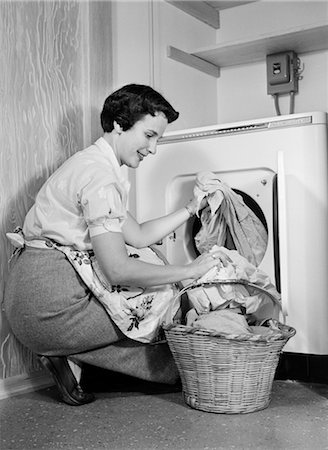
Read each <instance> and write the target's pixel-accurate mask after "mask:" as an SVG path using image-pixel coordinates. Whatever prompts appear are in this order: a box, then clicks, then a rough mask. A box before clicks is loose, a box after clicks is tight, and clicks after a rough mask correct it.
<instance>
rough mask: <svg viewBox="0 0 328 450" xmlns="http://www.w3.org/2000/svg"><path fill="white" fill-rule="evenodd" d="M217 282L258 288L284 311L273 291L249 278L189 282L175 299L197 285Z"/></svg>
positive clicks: (211, 284)
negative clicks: (252, 281)
mask: <svg viewBox="0 0 328 450" xmlns="http://www.w3.org/2000/svg"><path fill="white" fill-rule="evenodd" d="M217 284H242V285H244V286H249V287H252V288H254V289H257V290H258V291H260V292H262V293H264V294H266V295H267V296H268V297H269V298H270V299H271V300H272V302H273V303H275V304H276V305H277V306H278V307H279V311H282V306H281V302H280V301H279V300H278V299H277V298H276V297H275V296H274V295H272V294H271V292H268V291H267V290H266V289H264V288H262V287H260V286H258V285H257V284H254V283H251V282H250V281H248V280H244V279H238V280H236V279H234V278H232V279H224V280H217V281H215V282H214V281H205V282H197V281H196V282H193V283H191V284H188V285H187V286H185V287H184V288H183V289H181V290H180V291H179V292H178V293H177V295H176V297H175V299H174V300H176V299H178V298H179V297H180V296H181V295H182V294H184V293H185V292H187V291H189V290H191V289H194V288H197V287H202V286H215V285H217Z"/></svg>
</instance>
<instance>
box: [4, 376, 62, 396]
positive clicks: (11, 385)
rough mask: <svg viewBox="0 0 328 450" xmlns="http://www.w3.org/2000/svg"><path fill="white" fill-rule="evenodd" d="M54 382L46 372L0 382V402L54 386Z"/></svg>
mask: <svg viewBox="0 0 328 450" xmlns="http://www.w3.org/2000/svg"><path fill="white" fill-rule="evenodd" d="M53 385H54V381H53V379H52V378H51V376H50V375H48V374H47V373H45V372H35V373H30V374H22V375H16V376H14V377H9V378H5V379H3V380H0V400H2V399H4V398H8V397H12V396H14V395H20V394H26V393H27V392H32V391H38V390H39V389H43V388H46V387H49V386H53Z"/></svg>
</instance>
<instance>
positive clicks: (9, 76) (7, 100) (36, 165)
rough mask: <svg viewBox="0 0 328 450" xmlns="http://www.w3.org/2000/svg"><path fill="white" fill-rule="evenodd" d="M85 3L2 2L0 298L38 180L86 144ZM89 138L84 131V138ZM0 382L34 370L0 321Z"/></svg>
mask: <svg viewBox="0 0 328 450" xmlns="http://www.w3.org/2000/svg"><path fill="white" fill-rule="evenodd" d="M87 8H88V3H87V2H75V1H54V2H52V1H35V2H34V1H33V2H32V1H28V2H26V1H25V2H24V1H23V2H17V1H11V2H5V1H2V2H0V39H1V46H0V67H1V75H0V98H1V112H0V130H1V134H0V139H1V140H0V171H1V172H0V255H1V265H0V270H1V273H0V277H1V279H0V295H1V299H0V300H2V296H3V290H4V283H5V281H6V277H7V275H8V264H7V261H8V260H9V258H10V255H11V252H12V247H11V245H10V244H9V242H8V241H7V240H6V237H5V232H7V231H12V230H13V229H14V228H15V227H16V226H19V225H22V223H23V220H24V217H25V214H26V212H27V211H28V209H29V208H30V207H31V205H32V203H33V200H34V198H35V195H36V193H37V191H38V190H39V188H40V186H41V185H42V184H43V182H44V180H45V179H46V178H47V177H48V176H49V175H50V174H51V173H52V171H53V170H54V169H55V168H56V167H57V166H58V165H59V164H60V163H61V162H62V161H63V160H65V159H66V158H67V157H68V156H70V155H72V154H73V153H74V152H75V151H77V150H79V149H82V148H83V146H84V144H85V143H84V142H83V136H84V135H86V134H85V129H84V128H85V123H84V122H85V121H84V117H83V108H82V106H85V105H87V104H88V103H89V98H88V95H89V94H88V92H89V89H85V86H86V85H87V83H89V70H88V67H87V66H86V62H87V61H88V58H85V54H84V53H85V52H86V51H88V49H86V48H85V44H86V43H88V30H89V24H88V20H89V19H88V14H87V13H86V12H87ZM87 134H89V135H90V131H89V133H87ZM0 337H1V361H0V378H1V377H2V378H5V377H8V376H12V375H16V374H20V373H24V372H30V371H33V370H35V369H37V368H38V365H37V362H36V360H35V359H34V357H32V355H31V354H30V352H29V351H28V350H27V349H25V348H23V347H22V346H21V345H20V344H19V343H18V342H17V341H16V340H15V339H14V338H13V336H12V335H11V334H10V333H9V326H8V324H7V323H6V319H5V316H4V315H3V314H2V317H1V336H0Z"/></svg>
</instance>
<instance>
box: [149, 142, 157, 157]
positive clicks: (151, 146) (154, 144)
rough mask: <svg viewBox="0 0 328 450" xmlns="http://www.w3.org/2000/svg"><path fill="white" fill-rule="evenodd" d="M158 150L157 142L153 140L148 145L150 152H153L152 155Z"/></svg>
mask: <svg viewBox="0 0 328 450" xmlns="http://www.w3.org/2000/svg"><path fill="white" fill-rule="evenodd" d="M156 150H157V142H151V143H150V144H149V147H148V151H149V153H151V154H152V155H155V153H156Z"/></svg>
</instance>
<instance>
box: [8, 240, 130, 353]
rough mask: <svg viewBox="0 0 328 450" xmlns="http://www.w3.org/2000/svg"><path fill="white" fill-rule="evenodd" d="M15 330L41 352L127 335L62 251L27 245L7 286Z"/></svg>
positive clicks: (73, 348)
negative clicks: (81, 278)
mask: <svg viewBox="0 0 328 450" xmlns="http://www.w3.org/2000/svg"><path fill="white" fill-rule="evenodd" d="M4 306H5V311H6V315H7V318H8V321H9V323H10V325H11V328H12V331H13V333H14V334H15V335H16V337H17V338H18V339H19V340H20V341H21V342H22V343H23V344H24V345H25V346H27V347H28V348H30V349H31V350H32V351H34V352H35V353H38V354H42V355H49V356H51V355H56V356H60V355H71V354H74V353H80V352H85V351H88V350H92V349H95V348H99V347H104V346H107V345H109V344H111V343H113V342H116V341H118V340H120V339H122V338H124V335H123V334H122V333H121V331H120V330H119V329H118V328H117V326H116V325H115V324H114V323H113V322H112V320H111V319H110V317H109V316H108V314H107V313H106V311H105V310H104V308H103V307H102V305H101V304H100V303H99V302H98V301H97V300H96V299H95V298H94V297H93V295H92V294H91V293H90V291H89V289H88V288H87V287H86V286H85V285H84V283H83V282H82V281H81V280H80V278H79V276H78V275H77V274H76V272H75V270H74V268H73V267H72V266H71V264H70V262H69V261H68V260H67V259H66V257H65V255H64V254H63V253H61V252H59V251H57V250H43V249H42V250H38V249H32V248H27V249H26V250H24V251H23V253H22V254H21V255H20V256H19V257H18V259H17V261H16V263H15V265H14V267H13V269H12V271H11V273H10V276H9V280H8V283H7V285H6V291H5V302H4Z"/></svg>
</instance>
